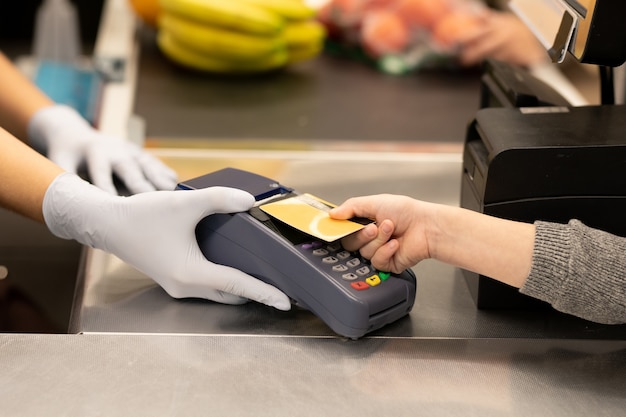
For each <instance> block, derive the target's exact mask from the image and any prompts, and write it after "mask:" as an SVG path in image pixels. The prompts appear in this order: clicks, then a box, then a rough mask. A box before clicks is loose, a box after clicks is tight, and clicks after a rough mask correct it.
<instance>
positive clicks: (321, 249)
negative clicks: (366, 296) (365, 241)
mask: <svg viewBox="0 0 626 417" xmlns="http://www.w3.org/2000/svg"><path fill="white" fill-rule="evenodd" d="M298 248H299V249H300V251H301V252H302V253H304V254H305V255H306V256H307V257H308V258H309V259H312V260H313V261H314V262H315V263H316V264H318V265H320V268H321V269H322V270H324V271H325V272H326V273H327V274H329V275H330V276H332V277H333V278H335V279H336V280H337V281H338V282H344V283H346V285H348V286H350V288H352V289H354V290H356V291H364V290H368V289H370V288H372V287H376V286H378V285H381V284H383V283H384V281H386V280H387V279H389V277H390V276H391V274H389V273H388V272H382V271H377V270H376V269H375V268H373V267H372V265H371V263H370V262H369V260H367V259H365V258H363V257H362V256H360V255H359V254H358V253H357V252H349V251H347V250H345V249H344V248H343V247H342V246H341V243H340V242H332V243H325V242H322V241H310V242H306V243H302V244H300V245H298Z"/></svg>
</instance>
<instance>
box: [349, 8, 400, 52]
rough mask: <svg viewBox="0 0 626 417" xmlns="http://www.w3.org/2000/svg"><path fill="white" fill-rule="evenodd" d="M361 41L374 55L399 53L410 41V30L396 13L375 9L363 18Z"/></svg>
mask: <svg viewBox="0 0 626 417" xmlns="http://www.w3.org/2000/svg"><path fill="white" fill-rule="evenodd" d="M361 43H362V45H363V47H364V48H365V49H366V50H367V51H368V52H369V53H370V54H372V55H373V56H374V57H379V56H382V55H386V54H389V53H398V52H400V51H402V50H403V49H404V48H405V47H406V46H407V44H408V43H409V30H408V28H407V27H406V24H405V23H404V21H403V20H402V19H401V18H400V16H398V15H397V14H396V13H394V12H392V11H390V10H384V9H380V10H373V11H371V12H369V13H367V14H366V15H365V18H364V19H363V26H362V27H361Z"/></svg>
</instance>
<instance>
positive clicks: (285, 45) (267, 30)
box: [157, 0, 326, 74]
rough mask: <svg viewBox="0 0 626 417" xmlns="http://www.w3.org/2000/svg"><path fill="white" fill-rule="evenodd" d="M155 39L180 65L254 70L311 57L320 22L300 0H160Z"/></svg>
mask: <svg viewBox="0 0 626 417" xmlns="http://www.w3.org/2000/svg"><path fill="white" fill-rule="evenodd" d="M160 6H161V10H160V13H159V18H158V35H157V43H158V46H159V48H160V49H161V51H162V52H163V53H164V54H165V55H166V56H167V57H168V58H169V59H171V60H172V61H174V62H176V63H178V64H179V65H182V66H185V67H188V68H192V69H195V70H200V71H207V72H214V73H228V74H230V73H255V72H264V71H269V70H273V69H276V68H280V67H283V66H285V65H288V64H291V63H294V62H298V61H302V60H306V59H310V58H313V57H315V56H316V55H317V54H318V53H319V52H320V51H321V49H322V47H323V42H324V38H325V35H326V33H325V30H324V27H323V26H322V25H321V24H320V23H319V22H318V21H317V20H315V19H314V17H315V10H314V9H312V8H310V7H308V6H307V5H306V4H305V3H304V1H303V0H160Z"/></svg>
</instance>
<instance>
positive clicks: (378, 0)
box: [318, 0, 487, 74]
mask: <svg viewBox="0 0 626 417" xmlns="http://www.w3.org/2000/svg"><path fill="white" fill-rule="evenodd" d="M486 10H487V6H485V5H484V4H483V3H482V2H479V1H477V0H330V1H329V2H327V3H326V4H325V5H324V6H323V7H322V8H321V9H320V10H319V12H318V19H319V21H320V22H322V23H323V24H324V25H325V26H326V29H327V32H328V38H327V50H329V51H330V52H331V53H332V52H336V53H339V54H342V55H348V56H351V57H357V58H361V59H364V60H366V61H368V62H371V63H373V64H375V65H376V66H377V67H378V68H379V69H380V70H381V71H383V72H385V73H389V74H405V73H408V72H413V71H417V70H419V69H422V68H427V67H428V68H432V67H438V66H439V67H441V66H451V65H455V59H454V58H455V55H456V50H457V46H458V42H459V40H460V39H461V38H462V37H463V35H464V34H465V33H468V32H469V31H472V30H475V29H476V28H477V27H478V26H479V25H480V21H481V16H482V14H483V13H484V12H485V11H486Z"/></svg>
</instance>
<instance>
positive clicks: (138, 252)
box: [43, 173, 291, 310]
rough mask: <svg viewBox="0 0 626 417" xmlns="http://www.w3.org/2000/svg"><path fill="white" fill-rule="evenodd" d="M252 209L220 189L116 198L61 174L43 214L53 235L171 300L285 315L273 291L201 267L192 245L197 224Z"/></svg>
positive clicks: (239, 275) (242, 196) (285, 304)
mask: <svg viewBox="0 0 626 417" xmlns="http://www.w3.org/2000/svg"><path fill="white" fill-rule="evenodd" d="M253 204H254V197H252V195H250V194H249V193H247V192H245V191H241V190H237V189H234V188H225V187H211V188H203V189H199V190H185V191H154V192H148V193H142V194H136V195H133V196H130V197H119V196H113V195H110V194H108V193H106V192H104V191H102V190H100V189H98V188H96V187H95V186H93V185H91V184H89V183H88V182H86V181H84V180H82V179H81V178H80V177H78V176H76V175H74V174H71V173H63V174H61V175H59V176H58V177H57V178H56V179H55V180H54V181H53V182H52V184H51V185H50V186H49V187H48V190H47V191H46V195H45V197H44V202H43V215H44V219H45V222H46V225H47V226H48V228H49V229H50V231H51V232H52V233H53V234H55V235H56V236H58V237H61V238H64V239H75V240H77V241H78V242H80V243H83V244H85V245H89V246H91V247H94V248H98V249H102V250H105V251H107V252H109V253H112V254H114V255H116V256H117V257H119V258H120V259H122V260H123V261H125V262H127V263H128V264H130V265H132V266H134V267H135V268H137V269H138V270H140V271H141V272H143V273H145V274H146V275H147V276H149V277H150V278H152V279H154V280H155V281H156V282H157V283H158V284H159V285H161V287H163V289H164V290H165V291H166V292H167V293H168V294H169V295H170V296H172V297H174V298H185V297H196V298H205V299H209V300H213V301H218V302H221V303H226V304H242V303H245V302H246V301H247V300H255V301H258V302H260V303H263V304H267V305H269V306H273V307H275V308H277V309H279V310H289V309H290V308H291V304H290V302H289V298H288V297H287V296H286V295H285V294H283V293H282V292H281V291H279V290H278V289H276V288H275V287H273V286H271V285H268V284H266V283H264V282H262V281H260V280H257V279H256V278H254V277H252V276H250V275H247V274H245V273H244V272H242V271H239V270H237V269H234V268H230V267H227V266H223V265H217V264H214V263H211V262H209V261H208V260H207V259H206V258H205V257H204V255H203V254H202V252H201V251H200V248H199V246H198V243H197V241H196V235H195V228H196V225H197V224H198V222H199V221H200V220H201V219H203V218H204V217H206V216H208V215H211V214H213V213H234V212H239V211H244V210H248V209H249V208H250V207H252V205H253Z"/></svg>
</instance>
